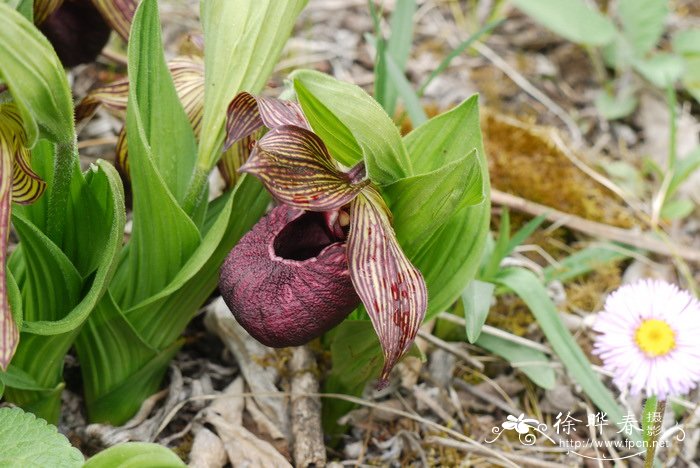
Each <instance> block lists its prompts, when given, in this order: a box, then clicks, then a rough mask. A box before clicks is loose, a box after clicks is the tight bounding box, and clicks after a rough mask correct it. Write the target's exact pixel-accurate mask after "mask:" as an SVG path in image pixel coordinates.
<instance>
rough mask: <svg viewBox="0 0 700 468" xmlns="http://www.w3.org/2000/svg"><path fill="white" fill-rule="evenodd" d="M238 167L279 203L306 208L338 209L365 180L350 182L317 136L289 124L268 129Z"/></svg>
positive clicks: (346, 202)
mask: <svg viewBox="0 0 700 468" xmlns="http://www.w3.org/2000/svg"><path fill="white" fill-rule="evenodd" d="M240 170H241V171H242V172H248V173H250V174H253V175H255V176H256V177H258V178H259V179H260V180H261V181H262V183H263V184H264V185H265V187H266V188H267V189H268V190H269V191H270V193H272V195H274V196H275V198H277V199H278V200H279V201H281V202H282V203H285V204H287V205H289V206H292V207H295V208H300V209H302V210H308V211H330V210H334V209H337V208H340V207H341V206H343V205H346V204H348V203H350V201H351V200H352V199H353V198H354V197H355V196H356V195H357V194H358V193H359V191H360V190H362V187H364V186H366V185H367V184H368V183H369V182H368V181H365V182H360V183H358V184H351V183H350V180H349V179H348V176H347V175H346V174H344V173H343V172H340V171H339V170H338V169H337V168H336V167H335V165H334V164H333V160H332V159H331V156H330V154H328V150H327V149H326V146H325V145H324V144H323V142H322V141H321V139H320V138H319V137H318V136H316V135H315V134H314V133H313V132H311V131H309V130H306V129H303V128H301V127H295V126H292V125H284V126H281V127H277V128H274V129H272V130H270V131H269V132H268V133H267V134H266V135H265V136H264V137H262V138H261V139H260V141H258V143H257V145H255V148H254V149H253V152H252V153H251V155H250V158H248V161H247V162H246V163H245V164H244V165H243V166H241V169H240Z"/></svg>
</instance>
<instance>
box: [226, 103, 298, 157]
mask: <svg viewBox="0 0 700 468" xmlns="http://www.w3.org/2000/svg"><path fill="white" fill-rule="evenodd" d="M283 125H294V126H296V127H301V128H304V129H306V130H311V127H310V126H309V123H308V122H307V121H306V117H304V113H303V112H302V111H301V107H300V106H299V104H297V103H296V102H291V101H284V100H281V99H275V98H268V97H262V96H253V95H252V94H250V93H247V92H245V91H244V92H242V93H238V94H237V95H236V97H234V98H233V100H232V101H231V103H230V104H229V106H228V110H227V111H226V139H225V141H224V150H227V149H228V148H230V147H231V145H233V144H234V143H235V142H237V141H238V140H240V139H242V138H245V137H247V136H248V135H251V134H252V133H253V132H255V131H256V130H258V129H260V128H261V127H267V128H270V129H273V128H276V127H280V126H283Z"/></svg>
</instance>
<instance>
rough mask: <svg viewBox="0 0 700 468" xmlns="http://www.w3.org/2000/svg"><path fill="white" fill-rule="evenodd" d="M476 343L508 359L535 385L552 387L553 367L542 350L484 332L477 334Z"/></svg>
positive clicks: (553, 379) (553, 378)
mask: <svg viewBox="0 0 700 468" xmlns="http://www.w3.org/2000/svg"><path fill="white" fill-rule="evenodd" d="M467 330H468V329H467ZM476 345H477V346H479V347H481V348H484V349H485V350H487V351H490V352H492V353H494V354H496V355H498V356H500V357H502V358H503V359H505V360H506V361H508V362H509V363H510V365H511V366H513V367H514V368H516V369H518V370H520V371H522V372H523V374H525V375H526V376H527V377H528V378H529V379H530V380H532V382H533V383H534V384H535V385H538V386H540V387H542V388H544V389H545V390H551V389H553V388H554V385H555V383H556V375H555V373H554V368H553V367H552V363H551V362H550V360H549V358H548V357H547V355H546V354H544V353H543V352H542V351H538V350H536V349H532V348H530V347H527V346H524V345H521V344H518V343H514V342H512V341H510V340H506V339H504V338H500V337H498V336H493V335H487V334H485V333H484V334H482V335H480V336H479V339H478V340H476Z"/></svg>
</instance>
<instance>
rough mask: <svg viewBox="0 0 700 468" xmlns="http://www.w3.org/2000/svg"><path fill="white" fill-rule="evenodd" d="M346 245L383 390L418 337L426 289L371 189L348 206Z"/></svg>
mask: <svg viewBox="0 0 700 468" xmlns="http://www.w3.org/2000/svg"><path fill="white" fill-rule="evenodd" d="M347 245H348V262H349V265H350V276H351V278H352V282H353V285H354V286H355V290H356V291H357V295H358V296H360V299H361V300H362V303H363V304H364V305H365V308H366V309H367V312H368V314H369V317H370V319H371V320H372V325H373V326H374V330H375V331H376V332H377V336H378V337H379V343H380V344H381V347H382V351H383V352H384V368H383V369H382V373H381V377H380V386H383V385H385V384H386V383H387V382H388V378H389V373H390V372H391V369H392V368H393V367H394V366H395V365H396V363H397V362H398V361H399V359H400V358H401V356H403V355H404V354H405V353H406V352H407V351H408V349H409V348H410V346H411V344H412V343H413V340H414V339H415V337H416V334H417V333H418V328H419V327H420V325H421V322H422V321H423V318H424V317H425V311H426V308H427V305H428V291H427V289H426V286H425V281H424V280H423V275H421V273H420V271H418V269H416V267H414V266H413V265H412V264H411V262H410V261H409V260H408V258H407V257H406V255H405V254H404V253H403V251H402V250H401V247H400V246H399V244H398V241H397V240H396V235H395V234H394V230H393V229H392V227H391V220H390V215H389V211H388V208H387V207H386V205H385V204H384V200H382V197H381V195H380V194H379V193H378V192H377V191H376V190H375V189H374V188H372V187H367V188H365V189H364V190H363V191H362V193H360V194H359V195H358V196H357V197H356V198H355V199H354V200H353V201H352V204H351V205H350V232H349V234H348V240H347Z"/></svg>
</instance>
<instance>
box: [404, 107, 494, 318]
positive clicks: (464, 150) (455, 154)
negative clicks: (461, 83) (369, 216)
mask: <svg viewBox="0 0 700 468" xmlns="http://www.w3.org/2000/svg"><path fill="white" fill-rule="evenodd" d="M404 142H405V143H406V148H407V149H408V152H409V154H410V157H411V161H412V163H413V167H414V170H415V172H416V173H417V174H424V173H427V172H431V171H434V170H437V169H440V168H442V167H444V166H445V165H447V164H449V163H451V162H454V161H457V160H460V159H461V158H463V157H464V156H465V155H468V154H469V153H470V152H471V151H472V150H474V149H476V156H477V158H478V163H479V171H480V172H481V179H482V181H483V193H484V197H485V198H484V202H483V203H481V204H479V205H475V206H468V207H465V208H461V209H459V210H457V211H456V212H454V213H453V214H452V215H451V216H450V217H449V219H448V220H447V221H446V222H445V223H444V225H443V226H442V227H441V228H440V229H438V230H437V231H436V232H435V233H434V234H433V235H432V236H431V237H430V239H428V240H427V242H425V243H424V244H423V245H422V246H421V247H419V248H418V249H417V250H414V249H413V248H411V246H408V248H405V252H406V255H407V256H408V258H409V259H410V260H411V262H413V264H414V265H415V266H416V267H417V268H418V269H419V270H420V271H421V272H422V273H423V277H424V278H425V281H426V284H427V286H428V297H429V302H428V312H427V315H426V319H430V318H431V317H432V316H434V315H435V314H437V313H438V312H442V311H444V310H445V309H447V308H448V307H449V306H450V305H452V304H453V303H454V302H455V301H456V300H457V299H458V298H459V297H460V295H461V293H462V291H463V290H464V288H465V287H466V286H467V284H468V283H469V281H471V280H472V279H473V277H474V274H475V273H476V270H477V268H478V266H479V262H480V259H481V255H482V252H483V249H484V245H485V243H486V238H487V235H488V232H489V231H488V228H489V217H490V214H491V203H490V196H489V192H490V188H489V180H488V170H487V163H486V158H485V156H484V149H483V144H482V141H481V131H480V128H479V109H478V101H477V97H476V96H474V97H472V98H469V99H467V100H466V101H464V102H463V103H461V104H460V105H459V106H457V107H455V108H454V109H452V110H450V111H449V112H446V113H444V114H442V115H439V116H437V117H434V118H433V119H431V120H430V121H428V122H427V123H425V124H424V125H422V126H420V127H418V128H417V129H415V130H413V131H412V132H411V133H410V134H408V135H407V136H406V137H404Z"/></svg>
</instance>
